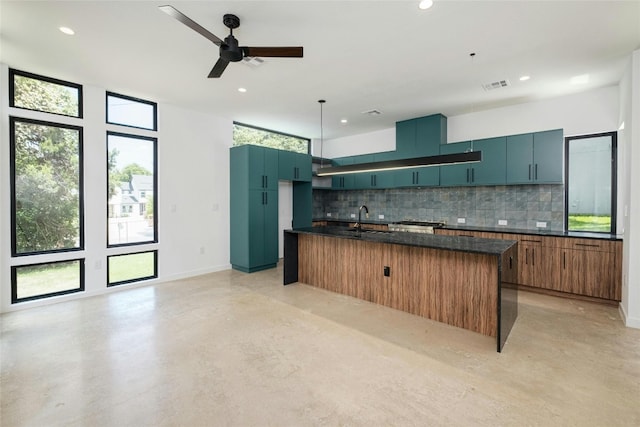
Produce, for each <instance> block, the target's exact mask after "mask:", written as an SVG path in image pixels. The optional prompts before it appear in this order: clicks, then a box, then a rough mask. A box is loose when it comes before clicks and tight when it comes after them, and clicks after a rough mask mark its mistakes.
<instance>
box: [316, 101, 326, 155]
mask: <svg viewBox="0 0 640 427" xmlns="http://www.w3.org/2000/svg"><path fill="white" fill-rule="evenodd" d="M318 102H319V103H320V168H322V167H323V166H324V156H323V155H322V148H323V147H324V133H323V127H322V104H324V103H325V102H327V101H325V100H324V99H320V100H318Z"/></svg>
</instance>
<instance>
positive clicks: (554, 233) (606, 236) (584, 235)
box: [313, 218, 622, 240]
mask: <svg viewBox="0 0 640 427" xmlns="http://www.w3.org/2000/svg"><path fill="white" fill-rule="evenodd" d="M313 221H327V223H328V224H331V225H335V226H348V225H350V224H355V223H356V222H358V219H357V218H356V219H353V218H351V219H341V218H314V219H313ZM394 222H396V221H385V220H371V219H366V220H365V219H363V220H362V224H376V225H387V224H393V223H394ZM442 228H443V229H446V230H458V231H487V232H491V233H505V234H528V235H531V236H548V237H575V238H580V239H599V240H622V236H619V235H616V234H610V233H591V232H583V231H558V230H542V229H536V230H528V229H521V228H507V227H480V226H473V225H456V224H451V225H449V224H446V225H444V226H443V227H442Z"/></svg>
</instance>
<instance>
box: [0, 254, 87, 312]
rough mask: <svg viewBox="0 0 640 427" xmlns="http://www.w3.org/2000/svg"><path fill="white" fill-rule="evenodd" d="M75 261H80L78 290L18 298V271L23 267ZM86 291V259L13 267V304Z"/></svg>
mask: <svg viewBox="0 0 640 427" xmlns="http://www.w3.org/2000/svg"><path fill="white" fill-rule="evenodd" d="M75 261H78V269H79V272H78V276H79V279H80V283H79V287H78V288H74V289H67V290H64V291H57V292H50V293H48V294H40V295H33V296H30V297H25V298H18V269H20V268H23V267H34V266H37V265H44V264H61V263H67V262H75ZM84 290H85V259H84V258H74V259H62V260H55V261H45V262H36V263H32V264H21V265H12V266H11V304H19V303H23V302H27V301H34V300H39V299H45V298H51V297H56V296H60V295H68V294H75V293H78V292H84Z"/></svg>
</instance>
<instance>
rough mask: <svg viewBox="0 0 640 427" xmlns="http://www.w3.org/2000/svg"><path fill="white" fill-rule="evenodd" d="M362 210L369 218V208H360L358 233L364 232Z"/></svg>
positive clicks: (357, 225) (363, 206)
mask: <svg viewBox="0 0 640 427" xmlns="http://www.w3.org/2000/svg"><path fill="white" fill-rule="evenodd" d="M362 209H364V211H365V213H366V218H369V208H368V207H367V206H366V205H362V206H360V209H358V223H357V224H356V228H357V229H358V231H362Z"/></svg>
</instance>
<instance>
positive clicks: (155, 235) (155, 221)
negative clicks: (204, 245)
mask: <svg viewBox="0 0 640 427" xmlns="http://www.w3.org/2000/svg"><path fill="white" fill-rule="evenodd" d="M109 136H118V137H123V138H132V139H142V140H146V141H152V142H153V240H145V241H141V242H131V243H117V244H111V243H109ZM105 143H106V147H105V148H106V150H105V153H106V159H105V160H106V166H107V188H106V190H107V191H106V195H107V200H106V206H105V208H106V211H105V212H106V225H107V248H121V247H125V246H140V245H148V244H153V243H158V138H156V137H152V136H143V135H135V134H130V133H124V132H116V131H107V134H106V139H105ZM121 209H122V208H121ZM131 212H132V211H131Z"/></svg>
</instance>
